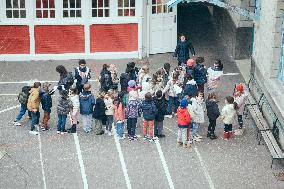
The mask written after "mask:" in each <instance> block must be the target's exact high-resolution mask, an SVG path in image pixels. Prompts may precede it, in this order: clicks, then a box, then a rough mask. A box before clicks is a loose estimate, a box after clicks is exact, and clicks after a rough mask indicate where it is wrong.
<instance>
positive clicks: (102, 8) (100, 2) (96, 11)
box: [92, 0, 109, 17]
mask: <svg viewBox="0 0 284 189" xmlns="http://www.w3.org/2000/svg"><path fill="white" fill-rule="evenodd" d="M92 17H109V0H92Z"/></svg>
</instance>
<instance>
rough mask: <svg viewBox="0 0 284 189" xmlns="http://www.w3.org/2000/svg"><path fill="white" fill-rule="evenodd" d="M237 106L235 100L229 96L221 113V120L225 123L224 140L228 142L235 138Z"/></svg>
mask: <svg viewBox="0 0 284 189" xmlns="http://www.w3.org/2000/svg"><path fill="white" fill-rule="evenodd" d="M236 109H237V104H235V103H234V98H233V97H231V96H227V97H226V99H225V106H224V107H223V109H222V112H221V119H222V121H223V123H224V140H225V141H228V140H229V139H230V137H232V136H233V128H232V127H233V122H234V119H235V116H236Z"/></svg>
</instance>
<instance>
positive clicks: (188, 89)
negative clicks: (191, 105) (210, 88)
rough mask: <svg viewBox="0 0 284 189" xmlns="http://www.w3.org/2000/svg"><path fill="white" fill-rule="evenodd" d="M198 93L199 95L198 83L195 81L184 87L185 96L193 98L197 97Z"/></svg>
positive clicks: (190, 81)
mask: <svg viewBox="0 0 284 189" xmlns="http://www.w3.org/2000/svg"><path fill="white" fill-rule="evenodd" d="M197 93H198V88H197V85H196V82H195V81H194V80H193V79H192V80H189V81H188V82H187V83H186V84H185V86H184V89H183V95H184V96H186V95H188V96H190V97H193V96H197Z"/></svg>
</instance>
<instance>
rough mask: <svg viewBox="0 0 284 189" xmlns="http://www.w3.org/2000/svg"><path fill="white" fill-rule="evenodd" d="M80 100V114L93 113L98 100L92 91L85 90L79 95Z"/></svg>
mask: <svg viewBox="0 0 284 189" xmlns="http://www.w3.org/2000/svg"><path fill="white" fill-rule="evenodd" d="M79 102H80V114H82V115H90V114H92V113H93V107H94V105H95V103H96V101H95V98H94V95H92V93H91V91H83V92H82V93H81V94H80V95H79Z"/></svg>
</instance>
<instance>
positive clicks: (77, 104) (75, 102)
mask: <svg viewBox="0 0 284 189" xmlns="http://www.w3.org/2000/svg"><path fill="white" fill-rule="evenodd" d="M70 100H71V102H72V105H73V110H72V115H76V114H77V112H79V108H80V102H79V95H74V96H70Z"/></svg>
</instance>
